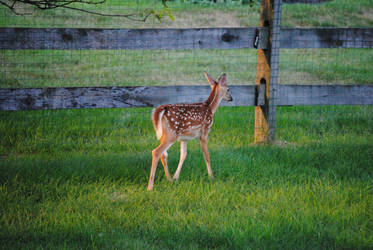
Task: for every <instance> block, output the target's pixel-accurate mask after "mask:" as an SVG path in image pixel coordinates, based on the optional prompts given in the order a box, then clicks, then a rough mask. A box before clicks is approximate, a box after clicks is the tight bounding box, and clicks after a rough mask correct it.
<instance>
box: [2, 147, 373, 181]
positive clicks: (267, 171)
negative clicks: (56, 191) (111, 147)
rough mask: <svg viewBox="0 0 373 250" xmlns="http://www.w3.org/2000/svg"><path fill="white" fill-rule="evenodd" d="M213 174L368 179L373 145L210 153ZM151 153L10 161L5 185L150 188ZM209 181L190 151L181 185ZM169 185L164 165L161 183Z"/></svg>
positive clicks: (174, 156)
mask: <svg viewBox="0 0 373 250" xmlns="http://www.w3.org/2000/svg"><path fill="white" fill-rule="evenodd" d="M210 155H211V160H212V169H213V171H214V173H215V177H216V178H217V179H220V180H224V179H234V180H235V181H237V182H241V183H253V182H254V183H257V182H266V181H268V180H272V182H273V181H282V180H283V179H287V180H288V179H289V178H290V179H291V180H293V181H295V182H297V181H300V182H301V181H303V180H304V179H309V178H320V177H322V176H324V177H326V178H330V179H332V180H338V179H340V180H343V179H366V178H368V179H369V178H371V177H372V176H373V169H372V168H371V167H370V166H371V162H372V161H373V147H372V145H370V144H357V145H352V144H351V145H350V144H327V145H326V144H312V145H308V146H291V145H290V146H286V147H281V146H248V147H239V148H231V147H229V148H227V147H225V148H223V147H220V148H218V149H216V148H213V149H210ZM177 163H178V151H174V152H173V153H171V154H170V155H169V168H170V172H171V173H173V172H174V171H175V170H176V166H177ZM150 164H151V153H150V150H149V152H146V153H145V152H143V153H111V152H102V153H97V154H94V153H92V154H84V153H69V154H63V155H48V154H43V155H33V156H16V157H9V158H7V159H5V160H2V161H1V162H0V169H1V172H2V175H1V176H0V180H1V183H6V182H7V181H9V180H11V179H13V178H17V180H18V181H20V182H22V180H24V181H25V182H27V183H30V182H37V183H43V182H45V181H47V182H48V181H49V180H50V179H56V180H57V179H58V180H59V181H60V182H61V181H62V182H63V181H67V180H69V181H71V180H76V181H78V182H96V181H100V180H103V179H105V180H109V181H115V182H117V181H119V182H121V183H131V184H143V185H144V186H145V185H146V182H147V178H148V174H149V172H150ZM199 176H202V177H204V176H205V177H206V181H208V178H207V171H206V166H205V162H204V159H203V156H202V153H201V151H200V150H199V149H198V150H195V149H194V150H189V153H188V157H187V159H186V161H185V163H184V166H183V169H182V172H181V176H180V181H183V180H194V179H196V178H197V179H199V178H198V177H199ZM160 179H164V171H163V167H162V165H161V163H159V164H158V168H157V174H156V182H158V181H159V180H160Z"/></svg>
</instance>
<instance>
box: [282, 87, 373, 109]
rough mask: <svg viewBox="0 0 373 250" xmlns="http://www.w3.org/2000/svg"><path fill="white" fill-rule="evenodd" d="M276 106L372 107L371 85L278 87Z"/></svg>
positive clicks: (372, 88) (372, 91)
mask: <svg viewBox="0 0 373 250" xmlns="http://www.w3.org/2000/svg"><path fill="white" fill-rule="evenodd" d="M279 86H280V88H279V91H278V95H277V97H278V98H277V105H278V106H291V105H373V85H279Z"/></svg>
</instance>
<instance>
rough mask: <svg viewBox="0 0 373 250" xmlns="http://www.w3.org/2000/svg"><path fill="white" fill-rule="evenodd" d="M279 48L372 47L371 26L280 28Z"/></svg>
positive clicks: (372, 32)
mask: <svg viewBox="0 0 373 250" xmlns="http://www.w3.org/2000/svg"><path fill="white" fill-rule="evenodd" d="M280 37H281V42H280V44H281V45H280V47H281V48H290V49H293V48H316V49H317V48H373V28H301V29H300V28H283V27H282V28H281V36H280Z"/></svg>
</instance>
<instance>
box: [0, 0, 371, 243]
mask: <svg viewBox="0 0 373 250" xmlns="http://www.w3.org/2000/svg"><path fill="white" fill-rule="evenodd" d="M228 2H229V4H228V5H223V4H217V5H211V4H203V5H198V4H191V3H185V4H181V3H180V1H175V2H171V3H169V4H170V6H171V7H172V9H173V14H174V16H175V18H176V19H175V21H173V22H172V21H171V20H169V19H165V20H164V21H163V22H162V23H159V22H158V21H156V20H149V22H147V23H129V22H128V21H126V20H124V19H110V18H106V17H98V16H89V15H84V14H76V13H74V12H71V11H66V10H55V11H51V12H42V11H35V12H33V14H32V15H26V16H15V15H13V14H11V13H10V12H9V11H7V10H6V9H5V8H4V7H1V6H0V15H1V16H2V18H0V27H76V28H78V27H99V28H154V27H158V28H166V27H167V28H186V27H223V26H225V27H237V26H257V25H258V19H259V8H258V5H256V6H255V7H254V8H249V7H248V6H247V5H245V6H243V5H239V4H235V3H234V2H233V1H228ZM123 3H124V2H123V1H119V0H108V1H107V3H106V4H105V5H104V6H101V7H99V8H98V9H95V10H102V11H107V10H108V11H128V10H129V11H132V10H133V9H136V8H140V9H141V8H146V7H149V6H150V7H152V8H155V9H157V8H159V7H160V5H159V1H156V2H154V1H139V3H137V1H136V0H130V1H126V2H125V4H123ZM26 11H30V10H26ZM372 11H373V3H372V1H371V0H360V1H354V0H338V1H337V0H332V1H329V2H327V3H324V4H321V5H304V4H294V5H284V6H283V19H282V25H284V26H301V27H310V26H311V27H314V26H324V27H325V26H337V27H357V26H364V27H366V26H372V25H373V19H372V13H373V12H372ZM0 65H1V67H0V88H8V87H15V88H20V87H61V86H64V87H68V86H113V85H116V86H118V85H119V86H141V85H178V84H182V85H188V84H207V83H206V82H205V79H204V77H203V75H202V72H203V71H208V72H209V73H210V74H211V75H213V76H217V75H219V74H220V73H221V72H227V74H228V82H229V84H253V83H254V82H255V74H256V51H255V50H194V51H184V50H170V51H164V50H152V51H125V50H121V51H113V50H105V51H98V50H89V51H88V50H79V51H78V50H64V51H60V50H56V51H50V50H44V51H40V50H22V51H9V50H2V51H0ZM372 65H373V52H372V50H371V49H370V50H369V49H329V50H325V49H321V50H310V49H308V50H301V49H295V50H286V49H283V50H281V52H280V71H279V72H280V77H279V81H280V83H287V84H336V83H338V84H372V79H373V75H372V70H371V68H372ZM233 98H234V97H233ZM150 114H151V109H150V108H141V109H140V108H138V109H91V110H88V109H83V110H45V111H17V112H4V111H0V173H1V174H0V248H2V249H24V248H25V249H45V248H47V249H207V248H208V249H210V248H214V249H281V248H286V249H373V163H372V162H373V107H371V106H365V107H364V106H339V107H338V106H315V107H280V108H278V111H277V130H276V131H277V132H276V133H277V139H278V141H277V142H276V143H275V144H274V145H260V146H258V145H253V144H252V143H251V142H253V128H254V108H253V107H234V108H232V107H221V108H219V110H218V112H217V114H216V115H215V120H214V125H213V128H212V131H211V133H210V137H209V151H210V156H211V161H212V169H213V171H214V175H215V178H216V180H215V181H210V180H209V179H208V177H207V170H206V166H205V163H204V160H203V155H202V152H201V150H200V146H199V143H198V141H191V142H189V143H188V156H187V159H186V161H185V163H184V167H183V169H182V171H181V175H180V179H179V181H178V182H177V183H170V182H168V181H167V180H166V179H165V177H164V173H163V169H162V166H161V165H160V164H159V166H158V171H157V175H156V180H155V186H154V191H153V192H147V191H146V186H147V180H148V177H149V173H150V164H151V150H152V149H153V148H155V147H156V146H157V145H158V142H157V140H156V136H155V132H154V131H153V127H152V124H151V120H150ZM178 159H179V146H178V145H174V146H173V147H172V148H171V149H170V150H169V167H170V170H171V172H172V173H173V172H174V171H175V170H176V166H177V163H178Z"/></svg>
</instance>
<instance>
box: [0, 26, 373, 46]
mask: <svg viewBox="0 0 373 250" xmlns="http://www.w3.org/2000/svg"><path fill="white" fill-rule="evenodd" d="M267 40H268V28H255V27H253V28H206V29H72V28H71V29H70V28H45V29H44V28H0V49H12V50H13V49H71V50H78V49H130V50H135V49H141V50H146V49H237V48H258V49H266V48H267V44H268V41H267ZM280 48H373V28H284V27H283V28H281V31H280Z"/></svg>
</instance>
